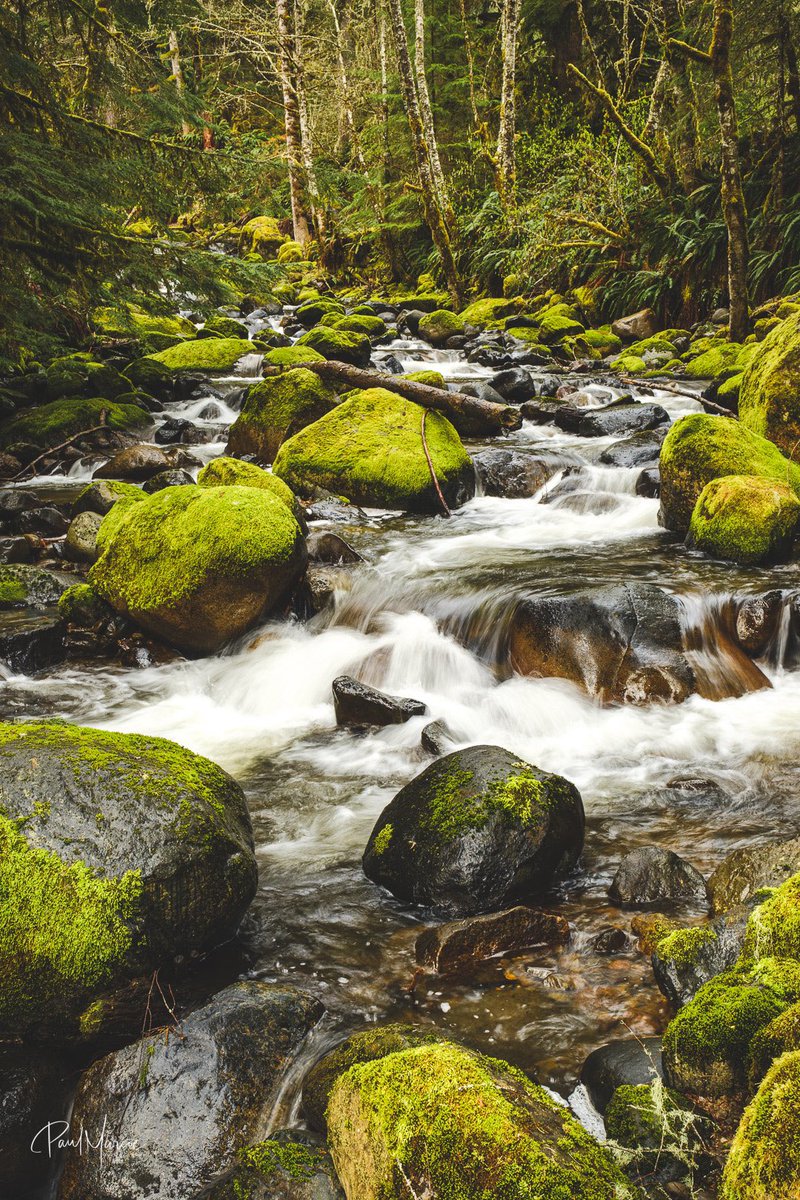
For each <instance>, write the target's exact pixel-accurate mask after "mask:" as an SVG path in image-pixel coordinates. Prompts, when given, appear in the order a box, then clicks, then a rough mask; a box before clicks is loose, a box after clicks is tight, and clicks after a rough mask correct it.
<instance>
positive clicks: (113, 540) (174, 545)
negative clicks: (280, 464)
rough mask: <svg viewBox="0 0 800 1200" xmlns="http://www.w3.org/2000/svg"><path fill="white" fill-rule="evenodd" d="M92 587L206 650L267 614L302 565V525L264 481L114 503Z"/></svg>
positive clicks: (178, 640)
mask: <svg viewBox="0 0 800 1200" xmlns="http://www.w3.org/2000/svg"><path fill="white" fill-rule="evenodd" d="M97 547H98V551H99V558H98V561H97V562H96V563H95V565H94V566H93V567H92V570H91V572H90V575H89V582H90V583H91V585H92V587H94V588H95V590H96V591H97V592H98V593H99V594H100V595H101V596H102V597H103V599H104V600H106V601H107V602H108V603H109V604H110V605H111V606H112V608H114V609H115V610H116V611H117V612H118V613H121V614H123V615H125V616H129V617H131V619H132V620H134V621H135V622H136V623H137V624H138V625H141V627H142V628H143V629H146V630H147V631H148V632H149V633H153V634H155V635H156V636H157V637H161V638H163V639H164V640H165V641H167V642H170V643H171V644H172V645H174V646H177V647H178V648H179V649H181V650H187V651H194V652H198V653H211V652H213V651H215V650H218V649H219V648H220V647H221V646H223V645H224V644H225V642H227V641H229V640H230V639H231V638H233V637H238V636H239V635H240V634H242V633H245V632H246V631H247V630H248V629H250V628H251V627H252V626H253V625H254V624H255V623H256V622H257V621H258V620H259V619H260V618H261V617H262V616H264V615H267V614H269V613H274V612H275V611H276V610H277V609H278V608H279V606H280V605H281V604H282V603H284V601H285V600H286V599H287V597H288V595H289V593H290V592H291V590H292V588H293V587H294V586H295V585H296V584H297V583H298V582H299V581H300V579H301V578H302V576H303V573H304V572H305V568H306V562H307V554H306V546H305V541H304V539H303V535H302V532H301V530H300V526H299V525H298V524H297V521H296V520H295V518H294V516H293V515H292V513H291V512H290V510H289V508H288V507H287V506H286V505H285V504H284V503H283V502H282V501H281V500H279V499H278V498H277V497H276V496H275V495H273V494H272V493H271V492H269V491H267V490H265V489H264V488H256V487H242V486H241V485H235V486H230V487H197V486H188V485H187V486H184V487H170V488H164V490H163V491H160V492H156V493H155V495H153V496H149V497H147V499H145V500H144V501H140V502H133V503H131V502H127V501H123V502H121V503H119V504H116V505H115V506H114V508H112V509H111V512H110V513H109V514H108V516H106V517H105V519H104V521H103V524H102V525H101V527H100V533H99V536H98V541H97Z"/></svg>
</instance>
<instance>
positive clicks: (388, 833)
mask: <svg viewBox="0 0 800 1200" xmlns="http://www.w3.org/2000/svg"><path fill="white" fill-rule="evenodd" d="M393 833H394V827H393V826H392V824H391V822H390V823H389V824H388V825H384V827H383V829H382V830H381V831H380V833H379V834H378V836H377V837H376V838H375V841H374V842H373V843H372V852H373V854H384V853H385V852H386V851H387V850H388V849H389V843H390V842H391V840H392V834H393Z"/></svg>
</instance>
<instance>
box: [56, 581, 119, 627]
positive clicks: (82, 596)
mask: <svg viewBox="0 0 800 1200" xmlns="http://www.w3.org/2000/svg"><path fill="white" fill-rule="evenodd" d="M58 612H59V616H60V617H62V618H63V619H64V620H65V621H66V622H67V624H69V625H76V626H77V627H78V628H79V629H91V628H92V626H93V625H96V624H97V622H98V621H101V620H103V618H104V617H108V616H111V615H112V610H111V609H110V608H109V606H108V605H107V604H106V602H105V600H102V599H101V598H100V596H98V594H97V592H96V591H95V590H94V588H93V587H91V586H90V585H89V584H88V583H73V585H72V587H68V588H67V590H66V591H65V592H62V594H61V596H60V597H59V600H58Z"/></svg>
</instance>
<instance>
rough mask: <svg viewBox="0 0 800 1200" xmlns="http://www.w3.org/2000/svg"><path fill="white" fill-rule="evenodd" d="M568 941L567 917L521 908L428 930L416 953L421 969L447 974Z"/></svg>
mask: <svg viewBox="0 0 800 1200" xmlns="http://www.w3.org/2000/svg"><path fill="white" fill-rule="evenodd" d="M568 940H569V922H568V921H567V920H566V919H565V918H564V917H560V916H558V915H556V914H555V913H549V912H544V911H543V910H542V909H537V908H528V907H527V906H526V905H524V904H518V905H517V906H516V907H515V908H509V909H506V911H505V912H499V913H487V914H486V915H485V916H480V917H470V918H468V919H467V920H464V921H448V922H447V923H446V924H444V925H438V926H436V927H435V928H433V929H425V930H423V932H422V933H421V934H420V935H419V937H418V938H417V940H416V943H415V946H414V950H415V953H416V959H417V962H418V963H419V964H420V965H421V966H425V967H431V968H433V970H435V971H438V972H439V973H440V974H445V973H448V972H451V971H459V970H461V969H463V968H465V967H469V965H470V964H471V963H473V962H478V961H481V960H483V959H487V958H493V957H494V956H495V955H497V954H510V953H512V952H513V951H515V950H527V949H530V948H531V947H533V946H558V945H562V944H563V943H564V942H566V941H568Z"/></svg>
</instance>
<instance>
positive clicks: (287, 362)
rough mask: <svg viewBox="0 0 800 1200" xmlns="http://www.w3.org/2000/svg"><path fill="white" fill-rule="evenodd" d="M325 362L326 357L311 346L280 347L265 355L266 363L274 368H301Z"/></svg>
mask: <svg viewBox="0 0 800 1200" xmlns="http://www.w3.org/2000/svg"><path fill="white" fill-rule="evenodd" d="M324 361H325V356H324V355H323V354H320V352H319V351H318V350H313V349H312V348H311V346H278V347H277V348H276V349H275V350H270V351H269V352H268V353H267V354H265V355H264V362H265V363H269V364H270V365H271V366H273V367H299V366H302V365H303V363H309V362H324Z"/></svg>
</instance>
